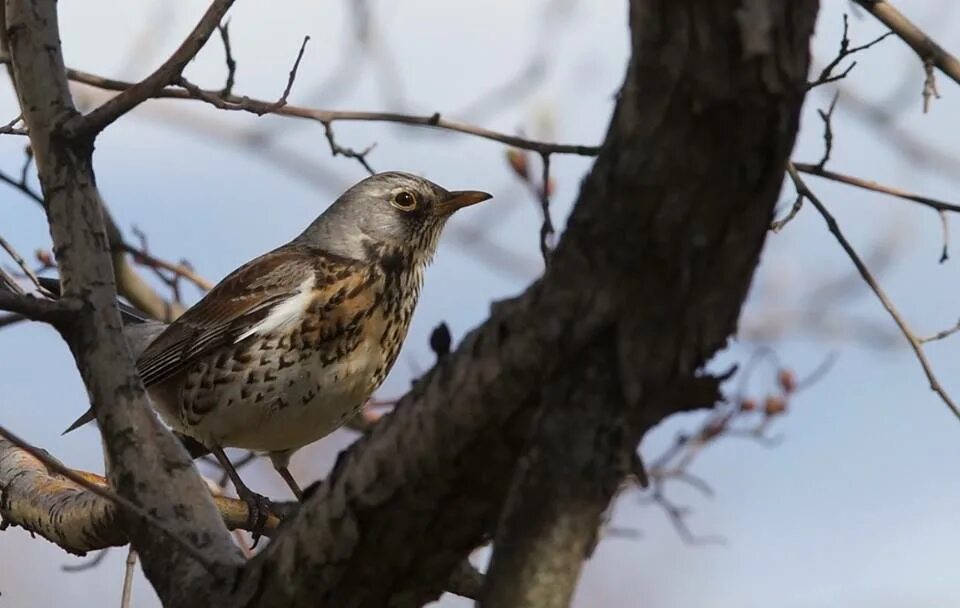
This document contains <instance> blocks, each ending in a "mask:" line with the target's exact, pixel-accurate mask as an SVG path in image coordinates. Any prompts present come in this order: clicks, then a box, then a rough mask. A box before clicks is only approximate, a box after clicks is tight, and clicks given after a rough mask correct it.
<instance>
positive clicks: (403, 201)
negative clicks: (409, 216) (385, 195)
mask: <svg viewBox="0 0 960 608" xmlns="http://www.w3.org/2000/svg"><path fill="white" fill-rule="evenodd" d="M390 203H391V204H392V205H393V206H394V207H396V208H397V209H399V210H400V211H413V210H414V209H416V207H417V197H416V196H414V194H413V193H412V192H407V191H406V190H403V191H401V192H398V193H397V195H396V196H394V197H393V200H392V201H390Z"/></svg>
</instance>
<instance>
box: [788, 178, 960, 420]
mask: <svg viewBox="0 0 960 608" xmlns="http://www.w3.org/2000/svg"><path fill="white" fill-rule="evenodd" d="M787 173H788V174H789V175H790V179H792V180H793V183H794V186H796V188H797V193H798V194H802V195H803V196H804V197H805V198H807V199H808V200H809V201H810V202H811V203H812V204H813V206H814V207H816V208H817V211H819V212H820V215H822V216H823V219H824V221H826V223H827V228H828V229H829V230H830V232H831V234H833V236H834V237H835V238H836V239H837V241H838V242H839V243H840V246H841V247H843V250H844V251H845V252H846V253H847V256H848V257H849V258H850V260H851V261H852V262H853V264H854V266H856V267H857V271H858V272H859V273H860V276H861V277H862V278H863V280H864V282H866V284H867V285H868V286H869V287H870V289H871V290H872V291H873V293H874V294H875V295H876V296H877V299H878V300H880V303H881V304H882V305H883V308H884V309H885V310H886V311H887V312H888V313H889V314H890V316H891V317H892V318H893V320H894V322H895V323H896V324H897V327H899V328H900V332H901V333H902V334H903V337H904V338H906V339H907V342H908V343H909V344H910V348H912V349H913V352H914V354H915V355H916V357H917V361H919V363H920V367H922V368H923V373H924V374H925V375H926V377H927V381H928V382H929V383H930V390H932V391H933V392H934V393H936V394H937V395H939V397H940V399H942V400H943V402H944V403H945V404H946V406H947V407H948V408H950V411H951V412H952V413H953V415H954V416H955V417H956V418H957V419H958V420H960V409H958V407H957V405H956V403H954V401H953V399H952V398H951V397H950V395H948V394H947V392H946V390H944V388H943V387H942V386H941V385H940V381H939V380H938V379H937V376H936V374H935V373H934V372H933V368H932V367H931V366H930V362H929V361H928V360H927V356H926V354H925V353H924V352H923V341H922V340H921V339H920V338H919V337H918V336H917V335H916V334H915V333H914V332H913V330H912V329H910V326H909V325H907V322H906V321H905V320H904V318H903V317H902V316H901V315H900V312H899V311H898V310H897V308H896V306H894V304H893V302H892V301H891V300H890V298H889V297H888V296H887V294H886V292H884V291H883V289H882V288H881V287H880V285H879V284H878V283H877V281H876V279H874V278H873V275H872V274H870V270H869V269H867V267H866V265H865V264H864V263H863V261H862V260H861V259H860V256H859V255H858V254H857V252H856V251H855V250H854V249H853V246H852V245H850V242H849V241H847V239H846V237H845V236H843V233H842V232H841V231H840V226H839V225H838V224H837V220H836V219H834V217H833V215H832V214H831V213H830V212H829V211H827V208H826V207H825V206H824V205H823V203H821V202H820V199H818V198H817V196H816V195H815V194H814V193H813V192H812V191H811V190H810V189H809V188H808V187H807V185H806V183H804V181H803V179H802V178H801V177H800V174H799V173H798V171H797V168H796V167H795V166H794V165H793V163H788V164H787Z"/></svg>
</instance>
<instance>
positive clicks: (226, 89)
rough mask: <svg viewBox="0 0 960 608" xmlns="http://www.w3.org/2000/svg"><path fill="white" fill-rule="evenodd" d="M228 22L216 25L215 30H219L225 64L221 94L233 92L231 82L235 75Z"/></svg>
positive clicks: (235, 62)
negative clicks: (224, 77) (225, 69)
mask: <svg viewBox="0 0 960 608" xmlns="http://www.w3.org/2000/svg"><path fill="white" fill-rule="evenodd" d="M229 26H230V22H229V21H225V22H224V23H222V24H220V25H217V31H218V32H220V40H221V41H222V42H223V55H224V58H223V59H224V62H225V63H226V64H227V80H226V82H224V84H223V89H221V90H220V94H221V95H230V94H231V93H233V84H234V82H235V79H236V76H237V60H236V59H234V58H233V49H232V48H231V47H230V29H229Z"/></svg>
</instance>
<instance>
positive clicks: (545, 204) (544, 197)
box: [540, 153, 554, 265]
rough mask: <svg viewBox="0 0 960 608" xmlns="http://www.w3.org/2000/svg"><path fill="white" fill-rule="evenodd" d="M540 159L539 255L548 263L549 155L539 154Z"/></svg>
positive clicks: (550, 223)
mask: <svg viewBox="0 0 960 608" xmlns="http://www.w3.org/2000/svg"><path fill="white" fill-rule="evenodd" d="M540 159H541V161H542V163H543V174H542V176H541V179H540V209H541V210H542V211H543V224H542V225H541V226H540V255H542V256H543V263H544V265H547V264H548V263H549V261H548V258H549V257H550V249H551V247H552V243H551V241H552V240H553V235H554V229H553V219H552V218H551V217H550V190H551V187H552V186H551V184H550V155H549V154H547V153H544V154H541V155H540Z"/></svg>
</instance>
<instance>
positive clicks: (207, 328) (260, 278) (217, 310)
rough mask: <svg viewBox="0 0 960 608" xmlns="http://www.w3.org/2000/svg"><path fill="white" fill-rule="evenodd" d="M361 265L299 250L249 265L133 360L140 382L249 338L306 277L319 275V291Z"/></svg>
mask: <svg viewBox="0 0 960 608" xmlns="http://www.w3.org/2000/svg"><path fill="white" fill-rule="evenodd" d="M359 264H360V262H357V261H355V260H349V259H347V258H339V257H337V256H331V255H329V254H324V253H323V252H320V251H318V250H316V249H312V248H308V247H303V246H287V247H281V248H280V249H277V250H274V251H271V252H270V253H266V254H264V255H262V256H260V257H258V258H256V259H254V260H252V261H250V262H248V263H247V264H245V265H243V266H241V267H240V268H238V269H237V270H235V271H233V272H232V273H231V274H230V275H228V276H227V277H226V278H225V279H224V280H223V281H221V282H220V283H219V284H217V286H216V287H214V288H213V289H212V290H210V292H209V293H207V294H206V295H205V296H204V297H203V299H201V300H200V301H199V302H197V303H196V304H195V305H194V306H193V307H191V308H190V309H189V310H187V311H186V312H185V313H184V314H183V315H182V316H181V317H180V318H178V319H177V320H176V321H174V322H173V323H172V324H171V325H170V326H169V327H167V329H166V330H165V331H164V332H163V333H162V334H160V336H158V337H157V339H156V340H154V341H153V342H152V343H151V344H150V346H148V347H147V349H146V350H145V351H144V352H143V354H142V355H141V356H140V357H139V358H138V360H137V368H138V370H139V372H140V376H141V378H142V379H143V382H144V384H145V385H146V386H148V387H149V386H152V385H155V384H158V383H160V382H163V381H164V380H166V379H168V378H170V377H171V376H173V375H175V374H177V373H178V372H180V371H182V370H183V369H184V368H185V367H187V366H189V365H191V364H192V363H194V362H195V361H197V360H198V359H199V358H202V357H204V356H205V355H207V354H209V353H210V352H212V351H214V350H216V349H217V348H218V347H220V346H222V345H226V344H231V343H233V342H235V341H240V340H238V338H240V337H244V338H246V337H247V336H249V335H251V331H250V330H251V329H252V328H254V327H256V326H257V325H258V324H259V323H261V322H263V321H264V319H266V318H267V317H268V316H269V314H270V312H271V311H272V310H273V309H274V308H275V307H276V306H278V305H280V304H282V303H283V302H286V301H288V300H289V299H290V298H294V297H297V296H298V295H300V294H301V288H302V286H304V282H305V281H306V280H307V279H309V278H311V277H318V278H317V279H316V286H317V287H318V288H320V287H322V285H323V284H327V283H329V282H331V280H332V279H334V278H335V277H345V276H348V275H349V274H350V272H349V270H350V267H351V266H357V265H359ZM324 277H325V278H324ZM310 283H311V285H312V284H313V282H312V281H311V282H310Z"/></svg>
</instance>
